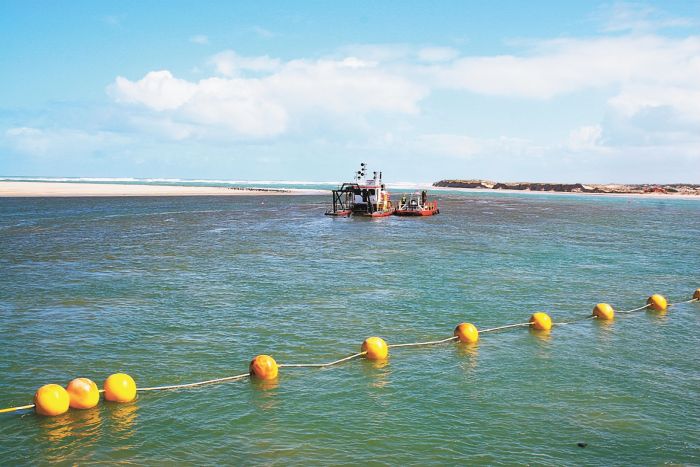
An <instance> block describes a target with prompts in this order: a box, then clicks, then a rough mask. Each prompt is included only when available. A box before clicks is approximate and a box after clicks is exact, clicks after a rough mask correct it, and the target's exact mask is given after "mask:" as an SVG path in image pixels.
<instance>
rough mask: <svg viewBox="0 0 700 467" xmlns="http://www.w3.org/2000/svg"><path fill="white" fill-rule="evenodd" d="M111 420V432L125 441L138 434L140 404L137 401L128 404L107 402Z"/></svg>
mask: <svg viewBox="0 0 700 467" xmlns="http://www.w3.org/2000/svg"><path fill="white" fill-rule="evenodd" d="M107 407H108V410H107V415H108V416H109V420H110V422H111V423H110V428H111V429H110V434H111V435H112V436H116V437H118V438H120V439H122V440H124V441H126V440H128V439H129V438H131V437H132V436H134V434H136V420H137V418H138V409H139V405H138V403H137V402H130V403H126V404H116V403H114V404H107Z"/></svg>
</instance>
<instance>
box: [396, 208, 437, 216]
mask: <svg viewBox="0 0 700 467" xmlns="http://www.w3.org/2000/svg"><path fill="white" fill-rule="evenodd" d="M394 214H395V215H397V216H414V217H418V216H434V215H435V214H440V211H439V210H438V209H397V210H396V211H395V212H394Z"/></svg>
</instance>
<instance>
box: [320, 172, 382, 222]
mask: <svg viewBox="0 0 700 467" xmlns="http://www.w3.org/2000/svg"><path fill="white" fill-rule="evenodd" d="M366 170H367V164H365V163H364V162H363V163H362V164H360V170H358V171H357V172H356V173H355V181H354V182H351V183H343V184H342V185H341V186H340V187H339V188H338V189H337V190H333V207H332V208H331V209H329V210H328V211H326V215H327V216H339V217H349V216H351V215H353V216H365V217H386V216H391V215H392V214H393V213H394V211H395V208H394V205H393V204H392V203H391V195H390V194H389V192H388V191H386V186H385V185H384V183H382V173H381V172H379V173H378V174H379V175H377V172H374V173H373V174H374V177H373V178H371V179H365V175H366Z"/></svg>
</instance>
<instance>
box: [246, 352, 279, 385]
mask: <svg viewBox="0 0 700 467" xmlns="http://www.w3.org/2000/svg"><path fill="white" fill-rule="evenodd" d="M278 372H279V368H278V366H277V362H276V361H275V359H274V358H272V357H270V356H269V355H258V356H257V357H255V358H254V359H253V361H252V362H250V374H251V376H255V377H256V378H260V379H264V380H271V379H275V378H277V373H278Z"/></svg>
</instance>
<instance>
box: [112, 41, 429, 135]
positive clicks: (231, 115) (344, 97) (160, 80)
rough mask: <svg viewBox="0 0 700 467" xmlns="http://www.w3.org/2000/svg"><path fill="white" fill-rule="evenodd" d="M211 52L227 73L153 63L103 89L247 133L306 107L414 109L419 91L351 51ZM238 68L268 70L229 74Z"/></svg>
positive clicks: (273, 131) (274, 129) (281, 126)
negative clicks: (321, 56)
mask: <svg viewBox="0 0 700 467" xmlns="http://www.w3.org/2000/svg"><path fill="white" fill-rule="evenodd" d="M212 60H213V62H214V63H215V64H216V65H217V67H218V68H219V71H221V72H226V73H225V74H226V75H227V76H228V77H226V78H207V79H202V80H200V81H198V82H190V81H186V80H182V79H179V78H176V77H174V76H173V75H172V74H171V73H170V72H169V71H157V72H150V73H147V74H146V75H145V76H144V77H143V78H142V79H140V80H138V81H130V80H128V79H126V78H123V77H118V78H117V79H116V80H115V82H114V83H113V84H112V85H110V87H109V93H110V94H111V95H112V97H113V98H114V99H115V100H116V101H117V102H120V103H125V104H138V105H141V106H144V107H146V108H148V109H151V110H154V111H157V112H163V113H165V114H166V117H167V118H168V119H170V120H171V121H172V122H180V123H189V124H194V125H205V126H213V127H220V128H227V129H228V130H229V131H231V132H232V136H242V137H253V138H261V137H270V136H275V135H279V134H282V133H284V132H286V131H287V130H288V128H289V122H290V121H291V120H292V119H294V120H295V123H296V124H297V125H298V124H299V119H303V118H304V117H305V116H310V115H324V114H326V115H327V114H333V115H334V116H335V117H336V118H340V119H341V120H342V119H343V118H353V117H354V116H358V115H365V114H369V113H374V112H390V113H399V114H414V113H416V112H417V111H418V105H417V104H418V101H419V100H420V99H422V98H423V97H425V95H426V93H427V90H426V89H425V88H424V87H422V86H420V85H418V84H416V83H414V82H412V81H410V80H408V79H406V78H403V77H401V76H398V75H395V74H392V73H390V72H389V71H387V70H383V69H381V68H379V67H378V66H377V64H376V63H372V62H367V61H364V60H360V59H357V58H354V57H347V58H344V59H342V60H315V61H312V60H292V61H290V62H286V63H281V62H279V61H277V60H273V59H270V58H269V57H254V58H243V57H239V56H238V55H236V54H235V53H233V52H231V51H227V52H225V53H223V54H217V55H216V56H215V57H214V58H213V59H212ZM241 69H245V70H255V71H260V72H264V71H267V72H268V73H267V74H264V75H263V76H261V77H252V78H245V77H235V76H236V70H241Z"/></svg>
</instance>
